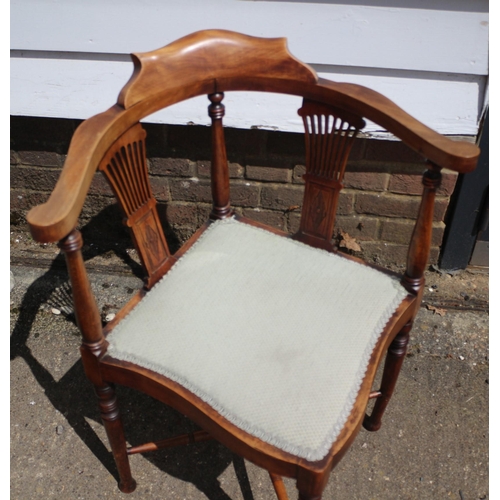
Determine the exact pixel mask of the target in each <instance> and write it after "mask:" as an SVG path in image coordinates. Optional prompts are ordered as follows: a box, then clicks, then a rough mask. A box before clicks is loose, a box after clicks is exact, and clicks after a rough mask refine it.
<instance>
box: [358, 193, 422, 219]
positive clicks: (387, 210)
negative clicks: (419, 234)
mask: <svg viewBox="0 0 500 500" xmlns="http://www.w3.org/2000/svg"><path fill="white" fill-rule="evenodd" d="M419 203H420V199H419V198H415V197H413V196H402V195H393V194H372V193H362V192H360V193H357V194H356V201H355V205H354V207H355V210H356V212H357V213H358V214H371V215H382V216H385V217H408V218H415V217H416V216H417V211H418V206H419Z"/></svg>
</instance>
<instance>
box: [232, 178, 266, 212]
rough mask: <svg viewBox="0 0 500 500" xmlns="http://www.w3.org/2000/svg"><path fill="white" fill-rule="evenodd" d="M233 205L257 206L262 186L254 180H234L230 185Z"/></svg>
mask: <svg viewBox="0 0 500 500" xmlns="http://www.w3.org/2000/svg"><path fill="white" fill-rule="evenodd" d="M229 190H230V201H231V205H233V206H236V207H256V206H257V205H258V204H259V191H260V186H259V185H258V184H256V183H254V182H245V181H233V182H231V183H230V186H229Z"/></svg>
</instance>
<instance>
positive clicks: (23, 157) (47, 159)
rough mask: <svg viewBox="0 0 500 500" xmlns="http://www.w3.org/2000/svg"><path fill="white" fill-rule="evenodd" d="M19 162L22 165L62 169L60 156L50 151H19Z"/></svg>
mask: <svg viewBox="0 0 500 500" xmlns="http://www.w3.org/2000/svg"><path fill="white" fill-rule="evenodd" d="M18 154H19V160H20V162H21V163H22V164H23V165H33V166H36V167H62V165H63V160H62V158H61V155H59V154H57V153H53V152H51V151H19V152H18Z"/></svg>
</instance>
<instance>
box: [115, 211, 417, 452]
mask: <svg viewBox="0 0 500 500" xmlns="http://www.w3.org/2000/svg"><path fill="white" fill-rule="evenodd" d="M229 291H230V292H229ZM406 295H407V292H406V291H405V289H404V288H403V287H402V286H401V285H400V284H399V282H398V281H397V280H396V279H393V278H392V277H390V276H388V275H386V274H384V273H382V272H379V271H377V270H375V269H373V268H371V267H369V266H366V265H362V264H359V263H357V262H353V261H350V260H348V259H346V258H343V257H342V256H339V255H336V254H332V253H330V252H327V251H325V250H320V249H317V248H313V247H310V246H308V245H305V244H303V243H300V242H298V241H295V240H292V239H288V238H283V237H281V236H278V235H276V234H273V233H271V232H269V231H266V230H264V229H261V228H257V227H253V226H251V225H248V224H244V223H242V222H238V221H236V220H235V219H234V218H231V219H225V220H221V221H217V222H214V223H212V224H211V225H210V226H209V228H208V229H207V230H206V231H205V232H204V233H203V234H202V236H201V237H200V238H199V239H198V240H197V242H196V243H195V244H194V246H193V247H191V248H190V249H189V250H188V251H187V253H186V254H184V256H183V257H182V258H181V259H180V260H179V262H177V263H176V264H175V265H174V266H173V267H172V269H171V270H170V271H169V272H168V273H167V274H166V275H165V276H164V277H163V278H162V280H161V281H160V282H159V283H158V284H156V286H155V287H154V288H153V289H152V290H151V291H150V292H148V294H147V295H146V297H145V298H144V299H143V300H142V301H141V302H140V303H139V304H138V305H137V306H136V307H135V308H134V309H133V310H132V311H131V313H130V314H129V315H128V316H127V317H126V318H125V319H124V320H123V321H121V323H119V324H118V326H117V327H116V328H115V329H114V331H113V333H112V334H110V335H109V336H108V341H109V349H108V353H109V354H110V355H111V356H113V357H115V358H118V359H121V360H127V361H131V362H133V363H136V364H138V365H140V366H142V367H145V368H149V369H151V370H154V371H156V372H158V373H160V374H162V375H165V376H167V377H169V378H171V379H173V380H174V381H176V382H179V383H180V384H182V385H183V386H185V387H186V388H187V389H189V390H191V391H192V392H193V393H194V394H196V395H197V396H199V397H200V398H201V399H202V400H204V401H205V402H207V403H209V404H210V405H211V406H213V408H214V409H215V410H217V411H218V412H219V413H220V414H221V415H223V416H225V417H226V418H227V419H228V420H229V421H230V422H232V423H233V424H235V425H237V426H239V427H240V428H242V429H243V430H245V431H247V432H249V433H250V434H252V435H254V436H256V437H259V438H261V439H262V440H264V441H266V442H268V443H270V444H273V445H275V446H277V447H278V448H280V449H282V450H283V451H287V452H290V453H293V454H295V455H298V456H300V457H303V458H306V459H309V460H319V459H322V458H323V457H324V456H325V455H326V453H327V452H328V451H329V449H330V448H331V445H332V443H333V441H335V438H336V437H337V435H338V433H339V432H340V430H341V429H342V428H343V426H344V424H345V421H346V419H347V417H348V416H349V414H350V412H351V409H352V406H353V404H354V401H355V398H356V395H357V392H358V390H359V387H360V385H361V381H362V379H363V376H364V374H365V371H366V367H367V365H368V361H369V358H370V355H371V352H372V350H373V348H374V346H375V343H376V341H377V339H378V337H379V335H380V333H381V332H382V330H383V328H384V326H385V324H386V323H387V321H388V319H389V318H390V317H391V315H392V314H393V313H394V311H395V310H396V309H397V307H398V305H399V304H400V302H401V300H402V299H403V297H405V296H406ZM220 297H224V301H221V300H220ZM145 332H147V342H146V341H145V340H144V339H145ZM305 339H307V340H305Z"/></svg>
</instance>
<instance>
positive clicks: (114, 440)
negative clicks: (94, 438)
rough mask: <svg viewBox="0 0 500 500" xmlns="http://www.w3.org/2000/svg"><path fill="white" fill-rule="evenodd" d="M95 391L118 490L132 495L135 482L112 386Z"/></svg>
mask: <svg viewBox="0 0 500 500" xmlns="http://www.w3.org/2000/svg"><path fill="white" fill-rule="evenodd" d="M95 391H96V394H97V397H98V398H99V409H100V411H101V418H102V421H103V423H104V428H105V429H106V434H107V435H108V439H109V444H110V445H111V450H112V452H113V457H114V459H115V462H116V467H117V468H118V475H119V476H120V481H119V483H118V488H120V491H122V492H123V493H132V491H134V490H135V487H136V482H135V480H134V479H133V478H132V474H131V472H130V463H129V459H128V454H127V444H126V441H125V434H124V432H123V424H122V419H121V416H120V411H119V409H118V403H117V401H116V395H115V390H114V388H113V386H111V385H109V384H106V385H104V386H101V387H98V386H96V387H95Z"/></svg>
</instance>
